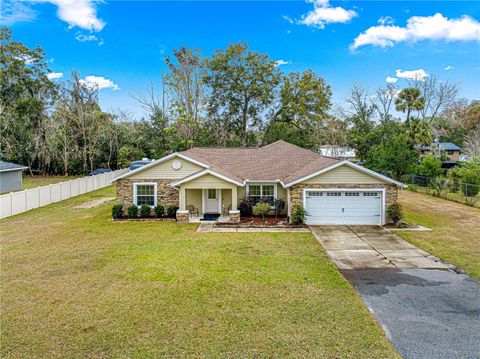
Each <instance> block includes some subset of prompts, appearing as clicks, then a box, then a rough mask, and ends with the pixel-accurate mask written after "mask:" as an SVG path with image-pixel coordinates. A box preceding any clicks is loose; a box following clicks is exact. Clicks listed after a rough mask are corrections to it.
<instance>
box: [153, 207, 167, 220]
mask: <svg viewBox="0 0 480 359" xmlns="http://www.w3.org/2000/svg"><path fill="white" fill-rule="evenodd" d="M155 215H156V216H157V217H158V218H160V217H163V216H164V215H165V208H163V206H161V205H158V206H156V207H155Z"/></svg>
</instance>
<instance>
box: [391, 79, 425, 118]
mask: <svg viewBox="0 0 480 359" xmlns="http://www.w3.org/2000/svg"><path fill="white" fill-rule="evenodd" d="M424 107H425V97H423V96H422V95H421V93H420V90H419V89H418V88H415V87H407V88H404V89H403V90H402V91H400V93H399V94H398V97H397V99H396V100H395V109H396V110H397V111H401V112H403V113H406V122H408V121H410V117H411V114H412V111H422V110H423V109H424Z"/></svg>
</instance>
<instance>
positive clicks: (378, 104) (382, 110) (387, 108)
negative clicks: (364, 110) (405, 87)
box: [372, 84, 399, 123]
mask: <svg viewBox="0 0 480 359" xmlns="http://www.w3.org/2000/svg"><path fill="white" fill-rule="evenodd" d="M398 93H399V89H398V88H397V86H396V85H395V84H387V86H386V87H382V88H379V89H377V90H376V91H375V98H374V99H373V101H372V103H373V105H374V108H375V111H376V112H377V113H378V116H379V118H380V121H381V122H384V123H385V122H387V121H390V120H391V119H392V114H391V113H390V112H391V110H392V105H393V104H394V102H395V101H394V100H395V97H396V96H397V95H398Z"/></svg>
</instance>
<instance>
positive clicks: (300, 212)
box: [291, 204, 305, 224]
mask: <svg viewBox="0 0 480 359" xmlns="http://www.w3.org/2000/svg"><path fill="white" fill-rule="evenodd" d="M304 221H305V209H304V208H303V207H302V206H301V205H299V204H296V205H295V206H293V208H292V218H291V222H292V223H293V224H302V223H303V222H304Z"/></svg>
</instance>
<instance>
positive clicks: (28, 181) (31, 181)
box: [23, 176, 78, 189]
mask: <svg viewBox="0 0 480 359" xmlns="http://www.w3.org/2000/svg"><path fill="white" fill-rule="evenodd" d="M76 178H78V176H24V177H23V189H31V188H35V187H41V186H46V185H49V184H54V183H58V182H64V181H69V180H72V179H76Z"/></svg>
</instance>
